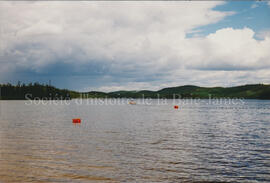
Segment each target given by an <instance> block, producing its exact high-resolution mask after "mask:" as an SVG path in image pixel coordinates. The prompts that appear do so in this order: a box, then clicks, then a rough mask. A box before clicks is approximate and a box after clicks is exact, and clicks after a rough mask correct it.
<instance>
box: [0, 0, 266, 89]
mask: <svg viewBox="0 0 270 183" xmlns="http://www.w3.org/2000/svg"><path fill="white" fill-rule="evenodd" d="M223 3H224V2H217V1H215V2H65V3H63V2H5V1H4V2H0V12H1V13H0V27H1V29H0V39H1V44H0V62H1V63H2V65H3V67H1V68H0V73H1V74H0V76H1V77H2V78H4V77H11V76H10V75H9V76H7V75H6V73H8V72H9V73H10V72H11V71H17V70H30V71H32V72H34V73H37V74H42V73H46V72H49V71H48V70H47V69H48V67H49V66H51V65H54V64H59V63H60V64H64V65H69V64H71V65H72V67H73V68H74V72H75V73H76V72H84V73H83V74H87V72H93V71H94V70H95V67H98V71H96V72H100V74H101V75H103V76H102V80H103V81H107V83H106V82H104V85H101V86H100V84H99V86H93V87H94V88H101V89H104V90H110V88H111V89H117V88H118V89H123V88H128V89H131V88H132V87H133V86H136V87H138V88H140V89H141V88H147V89H150V88H151V87H152V88H153V89H156V88H159V87H160V85H161V83H168V85H170V84H171V85H174V84H175V85H177V84H190V83H188V82H192V83H198V84H199V85H200V84H203V83H204V82H205V84H207V83H208V84H215V83H216V84H218V82H219V83H220V84H224V81H223V77H224V76H226V74H222V73H224V71H217V70H254V69H263V68H266V67H269V66H270V63H269V58H270V56H269V53H268V50H270V49H269V48H270V47H269V45H270V37H268V35H265V37H264V39H263V40H260V41H258V40H256V39H254V32H253V31H252V30H251V29H249V28H244V29H232V28H224V29H221V30H218V31H217V32H215V33H213V34H210V35H208V36H206V37H194V38H187V37H186V34H187V33H190V32H194V28H197V27H200V26H203V25H208V24H213V23H216V22H218V21H220V20H222V19H224V18H225V17H226V16H229V15H232V14H233V12H220V11H214V10H213V9H212V8H214V7H216V6H217V5H221V4H223ZM89 65H90V66H89ZM87 67H93V68H91V69H88V70H87ZM81 70H83V71H81ZM204 70H214V71H211V72H209V71H207V72H206V71H204ZM243 72H248V71H243ZM250 72H252V71H250ZM265 72H268V70H266V71H265ZM194 74H197V76H198V77H194V76H193V75H194ZM209 74H210V75H209ZM215 76H216V77H215ZM232 76H234V77H237V75H234V74H232ZM249 76H250V77H253V76H252V75H249ZM267 76H268V75H267ZM106 78H107V80H106ZM108 78H109V79H108ZM113 78H114V79H113ZM179 78H180V79H179ZM181 78H185V79H183V80H181ZM210 78H212V79H211V80H210ZM217 78H219V79H218V80H217ZM202 80H204V81H202ZM232 80H233V79H232ZM235 80H237V79H236V78H235ZM109 81H110V83H108V82H109ZM117 82H118V83H117ZM185 82H186V83H185ZM232 82H233V81H232ZM225 84H226V83H225ZM107 85H108V86H109V87H110V88H108V87H107ZM105 86H106V87H107V88H106V87H105ZM91 87H92V86H91Z"/></svg>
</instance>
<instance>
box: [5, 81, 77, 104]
mask: <svg viewBox="0 0 270 183" xmlns="http://www.w3.org/2000/svg"><path fill="white" fill-rule="evenodd" d="M0 92H1V93H0V99H2V100H24V99H34V98H39V99H43V100H55V99H59V100H69V99H71V98H75V97H79V93H78V92H74V91H70V90H66V89H58V88H56V87H54V86H51V85H47V84H46V85H45V84H39V83H29V84H27V85H26V84H21V83H20V82H18V84H17V85H12V84H10V83H8V84H0Z"/></svg>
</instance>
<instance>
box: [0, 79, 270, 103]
mask: <svg viewBox="0 0 270 183" xmlns="http://www.w3.org/2000/svg"><path fill="white" fill-rule="evenodd" d="M79 97H83V98H177V99H178V98H202V99H208V98H243V99H268V100H269V99H270V85H264V84H253V85H243V86H235V87H226V88H225V87H199V86H193V85H185V86H179V87H171V88H164V89H161V90H158V91H150V90H139V91H115V92H108V93H105V92H97V91H91V92H77V91H72V90H67V89H58V88H56V87H54V86H51V85H48V84H39V83H30V84H21V83H20V82H18V84H17V85H12V84H0V99H2V100H25V99H27V100H28V99H35V98H39V99H44V100H69V99H72V98H79Z"/></svg>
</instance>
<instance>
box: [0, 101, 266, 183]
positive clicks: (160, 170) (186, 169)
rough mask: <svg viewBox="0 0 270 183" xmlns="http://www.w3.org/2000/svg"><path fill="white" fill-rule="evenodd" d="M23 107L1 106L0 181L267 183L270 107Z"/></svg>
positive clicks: (254, 103)
mask: <svg viewBox="0 0 270 183" xmlns="http://www.w3.org/2000/svg"><path fill="white" fill-rule="evenodd" d="M25 103H26V101H0V182H1V183H2V182H3V183H6V182H204V181H220V182H221V181H224V182H265V183H266V182H270V101H259V100H244V103H240V104H237V105H232V104H227V105H224V104H223V105H220V104H209V101H208V100H201V101H200V102H198V103H196V104H185V105H181V106H180V108H179V109H178V110H175V109H174V108H173V104H172V101H169V102H168V103H169V104H168V105H157V102H156V101H152V104H151V105H143V104H138V105H128V104H125V105H87V104H86V103H83V104H82V105H76V103H75V101H74V100H72V101H71V104H70V105H54V104H51V105H26V104H25ZM77 117H80V118H82V123H81V124H80V125H74V124H72V118H77Z"/></svg>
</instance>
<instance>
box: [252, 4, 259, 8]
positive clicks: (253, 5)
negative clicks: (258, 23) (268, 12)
mask: <svg viewBox="0 0 270 183" xmlns="http://www.w3.org/2000/svg"><path fill="white" fill-rule="evenodd" d="M257 7H259V5H258V4H257V3H253V4H252V5H251V8H252V9H254V8H257Z"/></svg>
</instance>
